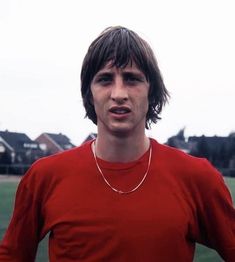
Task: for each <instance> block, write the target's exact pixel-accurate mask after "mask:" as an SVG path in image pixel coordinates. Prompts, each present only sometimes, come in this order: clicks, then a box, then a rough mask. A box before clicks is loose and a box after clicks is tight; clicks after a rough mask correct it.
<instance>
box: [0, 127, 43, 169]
mask: <svg viewBox="0 0 235 262" xmlns="http://www.w3.org/2000/svg"><path fill="white" fill-rule="evenodd" d="M42 156H43V151H42V150H41V149H40V147H39V144H38V143H37V142H35V141H33V140H31V139H30V138H29V137H28V136H27V135H26V134H24V133H16V132H9V131H0V164H2V165H11V164H22V165H29V164H32V163H33V162H34V161H35V160H37V159H38V158H40V157H42Z"/></svg>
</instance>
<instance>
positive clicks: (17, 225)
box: [0, 170, 42, 262]
mask: <svg viewBox="0 0 235 262" xmlns="http://www.w3.org/2000/svg"><path fill="white" fill-rule="evenodd" d="M32 173H33V171H31V170H30V171H28V173H27V174H26V175H25V176H24V177H23V178H22V180H21V182H20V184H19V186H18V189H17V192H16V198H15V207H14V211H13V216H12V219H11V222H10V224H9V226H8V229H7V231H6V233H5V236H4V238H3V240H2V242H1V243H0V261H1V262H6V261H11V262H21V261H22V262H25V261H27V262H31V261H35V256H36V251H37V247H38V243H39V241H40V230H41V227H42V218H41V207H40V203H39V201H37V199H36V197H35V196H34V194H33V193H31V192H32V191H31V190H29V187H30V185H29V180H30V179H29V177H31V175H33V174H32Z"/></svg>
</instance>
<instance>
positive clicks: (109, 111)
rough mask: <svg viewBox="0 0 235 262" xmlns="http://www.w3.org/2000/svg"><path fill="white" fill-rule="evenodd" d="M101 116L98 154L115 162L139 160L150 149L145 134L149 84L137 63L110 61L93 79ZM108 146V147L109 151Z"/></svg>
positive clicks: (93, 88)
mask: <svg viewBox="0 0 235 262" xmlns="http://www.w3.org/2000/svg"><path fill="white" fill-rule="evenodd" d="M91 92H92V98H93V100H92V102H93V104H94V107H95V111H96V115H97V128H98V136H97V139H96V145H95V149H93V150H95V151H96V155H97V156H98V157H99V158H102V159H104V160H107V161H111V162H130V161H134V160H137V159H138V158H139V157H141V156H142V155H143V154H144V153H145V152H146V151H147V150H148V148H149V144H150V142H149V139H148V138H147V137H146V135H145V122H146V114H147V111H148V93H149V83H148V81H147V80H146V77H145V75H144V73H143V72H142V71H141V70H139V69H138V68H137V67H136V65H135V64H134V63H131V64H128V65H127V66H126V67H125V68H116V67H111V66H110V63H108V64H106V65H105V66H104V67H103V68H102V69H101V70H100V71H98V72H97V74H96V75H95V76H94V78H93V80H92V82H91ZM107 148H108V150H107Z"/></svg>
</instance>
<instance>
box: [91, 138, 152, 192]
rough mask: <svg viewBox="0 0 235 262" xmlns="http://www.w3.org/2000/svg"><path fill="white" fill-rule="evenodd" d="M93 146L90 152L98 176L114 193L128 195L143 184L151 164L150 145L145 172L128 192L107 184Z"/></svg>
mask: <svg viewBox="0 0 235 262" xmlns="http://www.w3.org/2000/svg"><path fill="white" fill-rule="evenodd" d="M93 145H94V146H93V150H92V152H93V156H94V159H95V164H96V167H97V169H98V171H99V172H100V174H101V176H102V178H103V180H104V182H105V183H106V184H107V185H108V186H109V187H110V188H111V189H112V190H113V191H114V192H116V193H119V194H130V193H132V192H134V191H136V190H137V189H138V188H139V187H140V186H141V185H142V184H143V182H144V180H145V178H146V177H147V175H148V172H149V167H150V163H151V159H152V147H151V145H150V149H149V159H148V166H147V170H146V172H145V174H144V176H143V178H142V180H141V181H140V182H139V184H138V185H137V186H135V187H134V188H133V189H131V190H128V191H122V190H119V189H117V188H115V187H113V186H112V185H111V184H110V183H109V181H108V180H107V179H106V177H105V175H104V173H103V172H102V170H101V168H100V166H99V164H98V161H97V156H96V152H95V151H96V150H95V149H96V145H95V141H94V142H93Z"/></svg>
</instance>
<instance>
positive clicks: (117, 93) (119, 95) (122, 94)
mask: <svg viewBox="0 0 235 262" xmlns="http://www.w3.org/2000/svg"><path fill="white" fill-rule="evenodd" d="M111 99H112V100H113V101H115V102H117V103H124V102H125V101H127V100H128V90H127V87H126V86H125V84H124V83H123V80H122V79H117V80H116V81H115V82H114V84H113V86H112V89H111Z"/></svg>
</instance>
